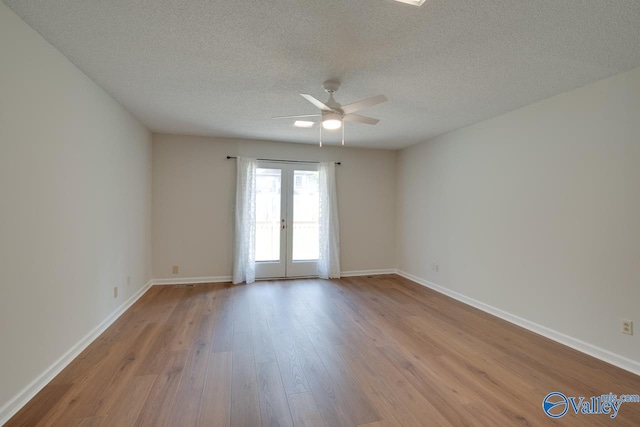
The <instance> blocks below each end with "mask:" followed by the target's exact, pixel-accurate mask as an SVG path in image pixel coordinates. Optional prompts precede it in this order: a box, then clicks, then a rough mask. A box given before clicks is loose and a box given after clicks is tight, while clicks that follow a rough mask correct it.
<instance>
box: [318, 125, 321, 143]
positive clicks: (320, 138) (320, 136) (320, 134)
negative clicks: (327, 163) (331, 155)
mask: <svg viewBox="0 0 640 427" xmlns="http://www.w3.org/2000/svg"><path fill="white" fill-rule="evenodd" d="M318 127H319V128H320V148H322V122H320V126H318Z"/></svg>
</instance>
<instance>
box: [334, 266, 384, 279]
mask: <svg viewBox="0 0 640 427" xmlns="http://www.w3.org/2000/svg"><path fill="white" fill-rule="evenodd" d="M395 273H396V269H395V268H389V269H386V270H353V271H343V272H341V273H340V277H353V276H379V275H381V274H395Z"/></svg>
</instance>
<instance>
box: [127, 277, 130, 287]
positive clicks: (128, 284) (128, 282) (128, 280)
mask: <svg viewBox="0 0 640 427" xmlns="http://www.w3.org/2000/svg"><path fill="white" fill-rule="evenodd" d="M127 286H131V276H127Z"/></svg>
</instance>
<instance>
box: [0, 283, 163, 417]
mask: <svg viewBox="0 0 640 427" xmlns="http://www.w3.org/2000/svg"><path fill="white" fill-rule="evenodd" d="M151 285H152V282H151V281H149V282H147V284H146V285H144V286H143V287H142V288H140V289H139V290H138V291H137V292H136V293H135V294H133V295H132V296H131V297H130V298H129V299H128V300H126V301H125V302H123V303H122V304H121V305H120V307H118V308H117V309H116V310H115V311H114V312H113V313H111V314H110V315H109V316H108V317H107V318H106V319H104V320H103V321H102V322H101V323H100V324H99V325H98V326H96V327H95V328H93V330H91V331H90V332H89V333H88V334H87V335H85V336H84V338H82V339H81V340H80V341H78V342H77V343H76V344H75V345H74V346H73V347H71V348H70V349H69V350H68V351H67V352H66V353H65V354H63V355H62V356H61V357H60V358H59V359H58V360H56V361H55V362H54V363H53V364H52V365H51V366H49V367H48V368H47V369H46V370H45V371H44V372H43V373H41V374H40V375H39V376H38V377H37V378H36V379H35V380H33V381H32V382H31V384H29V385H27V386H26V387H25V388H23V389H22V390H21V391H20V392H19V393H18V394H17V395H15V396H14V397H13V398H12V399H10V400H9V401H8V402H7V403H5V404H4V405H2V407H0V425H4V424H5V423H6V422H7V421H9V419H11V417H13V416H14V415H15V414H16V413H17V412H18V411H19V410H20V409H22V407H23V406H24V405H26V404H27V403H28V402H29V401H30V400H31V399H33V397H34V396H35V395H36V394H38V392H39V391H40V390H42V389H43V388H44V386H46V385H47V384H49V382H50V381H51V380H52V379H53V378H55V376H56V375H58V374H59V373H60V372H61V371H62V370H63V369H64V368H65V367H66V366H67V365H68V364H69V363H71V361H72V360H73V359H75V358H76V357H78V355H79V354H80V353H81V352H82V351H83V350H84V349H85V348H87V347H88V346H89V344H91V343H92V342H93V341H94V340H95V339H96V338H98V337H99V336H100V334H101V333H103V332H104V331H105V330H106V329H107V328H108V327H109V326H111V324H112V323H113V322H115V321H116V319H117V318H118V317H120V316H121V315H122V313H124V312H125V311H127V309H128V308H129V307H131V306H132V305H133V303H135V302H136V301H137V300H138V299H139V298H140V297H141V296H142V295H144V293H145V292H147V290H149V288H150V287H151Z"/></svg>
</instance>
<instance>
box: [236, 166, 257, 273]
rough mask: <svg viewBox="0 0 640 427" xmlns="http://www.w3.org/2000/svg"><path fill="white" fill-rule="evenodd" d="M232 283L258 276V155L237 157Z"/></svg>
mask: <svg viewBox="0 0 640 427" xmlns="http://www.w3.org/2000/svg"><path fill="white" fill-rule="evenodd" d="M237 167H238V172H237V181H236V224H235V227H236V228H235V247H234V253H233V284H234V285H235V284H238V283H242V282H247V283H253V282H255V280H256V168H257V161H256V159H252V158H248V157H238V159H237Z"/></svg>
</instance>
